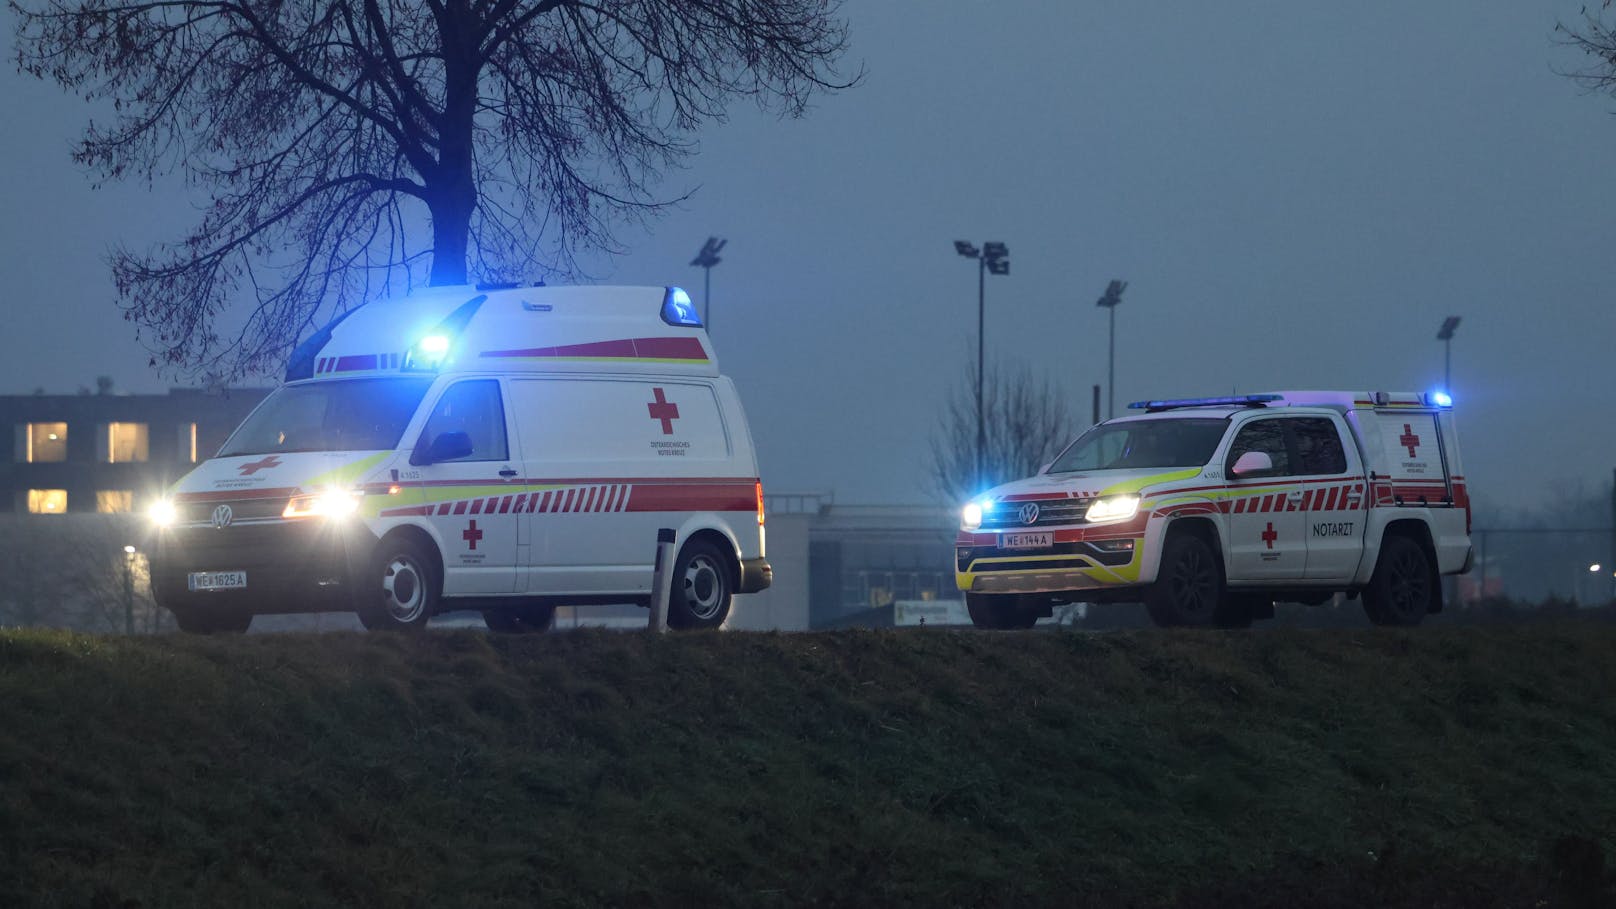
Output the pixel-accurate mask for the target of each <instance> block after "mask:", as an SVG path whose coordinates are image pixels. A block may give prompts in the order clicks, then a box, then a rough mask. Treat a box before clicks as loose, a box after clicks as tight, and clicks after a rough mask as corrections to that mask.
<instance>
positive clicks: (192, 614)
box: [169, 608, 253, 634]
mask: <svg viewBox="0 0 1616 909" xmlns="http://www.w3.org/2000/svg"><path fill="white" fill-rule="evenodd" d="M169 611H170V612H172V613H173V614H174V625H175V626H176V627H178V628H179V630H181V631H183V632H185V633H186V634H243V633H245V632H246V630H247V629H248V628H250V627H252V620H253V616H252V613H250V612H224V613H218V612H213V613H210V612H204V611H201V610H191V609H183V608H182V609H171V610H169Z"/></svg>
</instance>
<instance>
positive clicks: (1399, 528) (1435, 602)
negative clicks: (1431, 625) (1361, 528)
mask: <svg viewBox="0 0 1616 909" xmlns="http://www.w3.org/2000/svg"><path fill="white" fill-rule="evenodd" d="M1393 537H1402V538H1404V539H1409V540H1413V541H1414V543H1415V545H1417V546H1419V547H1420V551H1421V552H1423V553H1425V561H1426V564H1427V565H1428V566H1429V567H1430V569H1431V585H1432V595H1431V605H1430V606H1429V607H1428V608H1427V609H1426V611H1427V612H1430V613H1436V612H1441V611H1442V605H1443V603H1442V574H1441V569H1440V568H1439V567H1438V564H1437V560H1436V541H1435V540H1434V539H1433V538H1432V537H1431V527H1430V525H1429V524H1427V523H1425V522H1424V521H1421V520H1419V519H1418V518H1398V519H1396V520H1393V521H1390V522H1388V523H1387V524H1386V527H1385V529H1384V530H1382V531H1381V534H1380V544H1379V545H1378V546H1376V547H1375V564H1376V565H1379V564H1380V558H1381V555H1382V553H1384V552H1385V549H1386V541H1387V540H1389V539H1391V538H1393Z"/></svg>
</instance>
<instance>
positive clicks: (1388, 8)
mask: <svg viewBox="0 0 1616 909" xmlns="http://www.w3.org/2000/svg"><path fill="white" fill-rule="evenodd" d="M1591 5H1592V4H1591ZM1580 7H1581V4H1580V3H1579V2H1575V0H1572V2H1551V0H1530V2H1522V0H1448V2H1424V3H1417V4H1410V3H1405V2H1368V3H1356V4H1342V3H1339V2H1329V3H1325V2H1301V3H1275V2H1228V0H1226V2H1220V3H1216V4H1211V3H1205V2H1190V0H1184V2H1165V3H1153V4H1138V3H1132V2H1126V0H1106V2H1078V0H1073V2H1059V3H1057V2H1032V0H1022V2H1002V3H991V4H988V3H978V2H964V0H948V2H942V0H938V2H926V3H919V2H908V3H899V2H882V0H866V2H856V0H855V2H849V4H848V12H849V13H850V15H851V23H852V52H851V55H850V57H849V58H848V61H847V63H848V66H849V67H850V68H853V67H857V66H858V65H859V64H860V63H861V62H862V64H863V65H864V66H865V67H866V68H867V69H868V76H867V77H866V80H865V81H864V82H863V83H862V84H861V85H859V86H858V87H856V88H854V89H852V90H849V91H846V92H843V93H841V94H838V95H832V96H826V97H821V98H820V99H819V100H818V101H817V102H816V106H815V109H814V110H813V111H812V112H811V113H810V114H809V116H808V117H807V118H805V119H803V120H797V121H780V120H777V119H774V118H773V117H770V116H767V115H759V114H757V113H755V112H754V111H753V109H752V108H751V107H750V105H747V104H744V103H743V104H740V105H737V106H736V107H735V108H734V110H733V114H734V116H733V118H732V120H731V122H730V123H728V124H727V125H724V126H719V127H714V128H712V129H710V130H708V131H707V132H705V133H704V134H703V136H702V137H701V146H702V147H701V153H700V154H699V155H698V156H697V157H695V158H694V159H693V160H692V161H691V166H690V167H689V169H687V170H685V171H682V172H674V173H672V174H671V175H670V176H669V178H668V180H667V181H666V183H665V184H664V186H663V189H664V190H665V191H666V195H668V196H670V197H671V196H676V195H679V194H680V193H683V192H685V191H687V190H691V189H695V194H694V196H693V197H692V198H691V199H690V200H689V201H688V202H687V203H685V204H684V205H683V206H682V207H681V208H680V209H679V210H677V211H674V212H672V213H670V214H669V215H668V216H667V217H665V218H663V219H661V220H659V221H658V222H656V223H655V224H654V225H652V228H651V230H650V231H649V232H640V231H631V230H625V231H623V232H622V235H621V237H620V239H621V240H622V241H623V242H624V244H625V245H626V246H627V247H629V249H630V252H629V254H628V255H626V256H623V257H620V258H617V259H605V258H601V259H597V260H594V261H592V262H591V263H590V268H591V270H592V272H593V273H594V276H595V277H596V278H598V279H599V280H600V281H602V282H611V283H634V284H667V283H679V284H683V285H684V286H686V287H689V288H691V289H692V291H693V295H694V296H695V297H696V298H697V299H698V301H699V300H700V297H701V283H702V281H701V271H700V269H696V268H692V267H690V266H689V265H688V262H689V261H690V259H691V258H692V257H693V256H694V254H695V253H696V251H697V250H698V249H699V248H700V246H701V244H702V241H703V240H704V239H705V238H706V237H707V236H708V235H709V234H716V235H718V236H721V237H725V238H727V239H728V240H729V245H728V247H727V248H726V249H725V250H724V252H723V258H724V261H723V263H722V264H721V265H719V266H718V267H717V268H715V269H714V270H713V273H712V278H713V290H712V296H713V303H712V318H711V321H712V325H713V329H712V334H713V338H714V343H715V344H716V346H717V348H718V351H719V357H720V364H721V366H722V367H723V368H724V371H725V372H727V373H729V374H730V375H731V376H733V377H734V379H735V381H736V382H737V384H738V385H739V387H740V390H741V396H742V399H743V400H744V402H745V404H746V407H747V410H748V413H749V416H750V419H751V424H752V434H753V437H754V439H755V440H756V442H757V445H758V448H759V452H760V456H761V460H762V472H763V477H764V482H765V486H766V488H767V489H769V490H770V491H773V492H796V491H831V492H833V493H834V494H835V497H836V501H838V502H844V503H904V502H921V501H924V500H925V495H926V493H925V483H924V482H923V478H922V474H923V472H924V467H925V462H926V458H927V438H928V436H929V434H930V433H931V432H932V430H933V427H934V426H935V425H936V422H937V414H938V412H939V410H940V409H941V407H942V405H943V402H944V401H945V399H946V397H947V396H948V394H949V392H950V389H951V388H952V387H954V386H956V385H957V384H958V383H959V382H960V381H961V379H962V374H963V372H964V370H965V369H966V368H967V366H968V364H969V363H971V362H972V361H973V360H974V357H975V355H976V337H975V331H976V305H977V287H976V267H975V264H974V263H972V262H970V261H968V260H965V259H962V258H960V257H958V256H957V255H956V254H955V253H954V250H953V245H952V244H953V241H954V240H956V239H959V240H970V241H973V242H975V243H977V244H978V245H980V244H981V243H982V242H983V241H986V240H999V241H1002V242H1004V243H1006V244H1007V245H1008V246H1009V248H1010V258H1011V274H1010V275H1009V276H1008V277H990V278H989V279H988V287H987V332H986V343H987V350H988V358H989V362H990V364H991V363H994V362H1000V363H1012V362H1019V363H1024V364H1026V365H1028V366H1029V367H1030V368H1032V369H1033V370H1035V371H1037V372H1039V373H1044V374H1048V375H1049V376H1051V377H1052V379H1053V380H1054V381H1055V382H1057V383H1058V385H1059V387H1061V388H1062V389H1064V390H1065V391H1066V392H1067V393H1068V394H1069V398H1070V402H1071V409H1072V412H1073V415H1074V417H1075V418H1077V419H1078V420H1080V421H1081V422H1082V423H1086V422H1087V419H1088V414H1089V408H1090V390H1089V389H1090V386H1092V385H1093V384H1095V383H1100V382H1104V381H1105V374H1106V333H1105V332H1106V321H1105V314H1104V312H1103V311H1102V310H1100V309H1097V308H1096V307H1095V305H1094V301H1095V299H1096V298H1097V297H1098V296H1099V295H1100V293H1101V292H1102V291H1103V290H1104V288H1105V284H1106V281H1107V280H1109V279H1111V278H1122V279H1125V280H1127V281H1128V282H1129V286H1128V289H1127V293H1126V295H1125V297H1124V303H1123V305H1122V307H1121V308H1120V309H1119V310H1118V311H1117V388H1116V400H1117V407H1118V410H1119V412H1120V411H1121V409H1122V407H1123V404H1124V403H1125V402H1127V401H1131V400H1137V399H1140V398H1146V397H1162V396H1186V395H1202V394H1226V393H1228V392H1230V391H1231V390H1238V391H1241V392H1249V391H1259V390H1264V389H1273V388H1348V389H1359V390H1372V389H1385V390H1398V391H1402V390H1416V391H1418V390H1426V389H1430V388H1434V387H1437V386H1438V385H1440V384H1441V381H1442V369H1443V360H1442V353H1443V345H1442V343H1441V342H1439V341H1437V340H1436V337H1435V336H1436V332H1437V329H1438V327H1439V326H1440V324H1441V323H1442V320H1443V318H1444V317H1446V316H1449V315H1457V316H1460V317H1462V319H1463V323H1462V324H1461V325H1460V327H1459V330H1458V333H1457V335H1456V337H1455V339H1454V342H1453V386H1454V396H1455V398H1456V399H1457V402H1458V412H1459V425H1460V433H1461V435H1462V437H1463V439H1464V455H1465V460H1466V472H1467V473H1468V474H1469V475H1470V477H1471V479H1472V483H1473V489H1475V491H1476V495H1477V497H1478V498H1479V499H1480V500H1481V501H1482V503H1483V504H1484V505H1485V504H1491V505H1498V506H1518V505H1531V504H1533V503H1534V502H1536V501H1537V500H1538V498H1539V497H1540V496H1543V495H1545V494H1551V495H1552V494H1553V491H1554V490H1556V489H1564V488H1566V487H1568V486H1571V485H1574V484H1578V483H1581V484H1583V485H1584V486H1585V487H1586V488H1587V489H1588V491H1589V492H1597V491H1598V490H1600V489H1602V488H1603V487H1604V485H1605V484H1606V483H1608V482H1609V479H1610V476H1611V471H1612V469H1613V468H1616V418H1613V416H1612V413H1611V411H1612V408H1611V403H1612V388H1613V382H1612V378H1613V372H1616V367H1613V365H1612V362H1613V361H1612V358H1611V356H1610V355H1609V351H1610V348H1611V345H1612V340H1613V338H1616V311H1613V308H1612V306H1611V302H1612V295H1613V292H1612V288H1613V287H1616V257H1613V256H1612V250H1613V244H1612V242H1611V241H1612V239H1613V234H1616V229H1613V228H1616V118H1613V117H1612V116H1611V112H1612V111H1613V110H1616V101H1612V100H1611V99H1610V98H1607V97H1603V96H1599V95H1591V94H1588V93H1586V92H1584V91H1583V90H1581V89H1580V88H1579V87H1578V86H1577V85H1576V84H1574V83H1573V82H1571V81H1570V80H1568V79H1566V78H1564V77H1563V76H1562V75H1559V74H1557V71H1566V70H1570V69H1574V68H1577V67H1579V66H1581V65H1583V61H1582V60H1581V59H1580V58H1579V57H1578V56H1577V55H1576V54H1575V53H1574V52H1572V51H1570V50H1568V49H1566V48H1563V47H1561V46H1559V45H1558V44H1557V43H1556V39H1555V35H1554V26H1555V23H1556V21H1560V20H1564V21H1567V22H1570V21H1573V20H1574V19H1575V17H1576V15H1577V11H1578V9H1579V8H1580ZM3 16H4V18H3V22H4V29H3V32H4V37H3V40H4V42H5V57H6V60H7V61H8V62H7V65H6V66H5V68H4V72H3V73H0V80H3V81H0V97H4V98H5V99H6V100H5V106H6V112H7V117H6V122H7V123H9V124H11V126H10V128H8V129H7V130H5V131H4V133H3V134H0V161H3V163H4V166H5V170H6V172H7V173H8V175H9V176H8V178H7V179H6V180H5V181H4V183H3V185H0V194H3V196H0V210H3V211H4V212H5V216H4V218H3V220H0V232H3V233H0V248H4V249H5V250H6V251H7V261H8V265H9V268H10V272H11V274H10V281H9V282H8V285H9V288H10V298H11V299H10V302H9V304H8V305H7V307H6V309H5V311H6V312H7V313H8V314H9V315H10V316H11V318H12V320H13V323H14V324H13V326H12V328H11V329H10V331H9V332H8V333H9V335H10V340H9V341H8V343H7V344H6V346H5V349H6V351H7V355H6V356H5V358H4V360H3V361H0V393H7V394H21V393H28V392H30V391H32V390H33V389H34V388H36V387H40V388H43V389H45V390H46V391H47V392H52V393H71V392H73V391H75V390H76V389H78V388H79V387H80V386H88V387H93V386H94V384H95V377H96V376H98V375H109V376H111V377H112V378H113V379H114V381H115V383H116V385H117V386H118V387H119V388H121V389H125V390H131V391H137V392H153V391H160V390H162V389H164V388H166V387H167V386H168V385H170V384H174V383H172V382H170V381H169V380H167V379H165V378H163V377H161V376H159V375H157V374H156V373H155V372H153V371H152V370H150V369H148V368H147V366H146V361H147V354H146V353H145V352H144V351H143V350H142V349H141V348H140V346H139V345H138V344H137V342H136V341H135V339H134V333H133V329H132V327H131V326H130V325H129V324H128V323H125V322H123V321H122V319H121V316H120V313H119V311H118V310H117V308H116V307H115V306H114V303H113V293H112V288H111V282H110V279H109V277H108V271H107V267H106V263H105V254H106V251H107V250H108V248H109V247H110V246H112V245H113V244H116V243H120V242H121V243H127V244H129V245H131V246H134V247H137V248H142V247H145V246H146V245H147V244H149V243H152V242H155V241H158V240H165V239H173V238H175V237H177V236H179V235H180V231H181V229H182V228H183V227H184V226H185V225H186V224H188V223H189V220H190V219H191V217H192V212H191V209H190V207H189V205H190V203H188V202H187V201H186V200H185V199H184V198H183V196H182V195H181V194H179V193H177V192H175V191H174V190H173V188H172V187H168V188H165V189H164V190H163V191H159V192H155V193H154V192H149V191H148V190H147V189H146V188H145V187H144V186H140V185H114V186H109V187H103V188H101V189H96V188H93V187H92V183H91V180H90V178H89V177H88V176H87V175H86V174H84V173H82V172H80V171H79V170H78V169H77V168H76V167H75V166H74V165H73V164H72V163H71V161H70V160H69V158H68V148H69V144H70V143H71V141H72V140H73V138H74V137H75V136H77V135H78V134H79V132H80V131H81V129H82V127H83V125H84V122H85V120H86V118H87V116H88V114H89V111H88V109H87V108H86V107H85V106H84V105H82V104H81V103H79V102H77V101H76V100H74V99H72V98H70V97H68V96H65V95H64V94H63V93H62V92H61V91H60V90H59V89H57V88H56V87H54V86H53V85H48V84H41V83H38V82H34V81H33V80H30V79H27V78H25V77H23V76H20V75H18V74H17V73H16V72H15V65H14V64H13V63H11V62H10V61H11V60H12V58H13V57H14V52H13V49H12V45H11V42H12V27H13V21H12V18H11V16H10V14H9V12H8V13H4V14H3ZM535 277H540V276H539V275H535Z"/></svg>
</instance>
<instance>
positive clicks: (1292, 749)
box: [0, 625, 1616, 907]
mask: <svg viewBox="0 0 1616 909" xmlns="http://www.w3.org/2000/svg"><path fill="white" fill-rule="evenodd" d="M1613 683H1616V629H1612V628H1610V627H1608V626H1605V627H1598V626H1575V625H1559V626H1550V627H1534V628H1507V629H1437V628H1427V629H1422V630H1417V631H1414V632H1409V633H1389V632H1379V631H1368V630H1359V631H1327V632H1296V631H1274V632H1266V633H1256V634H1211V633H1206V634H1178V633H1165V632H1157V631H1144V632H1121V633H1112V634H1079V633H1071V632H1054V633H1019V634H1018V633H1001V634H980V633H969V632H952V631H924V630H922V631H918V632H842V633H834V634H803V635H751V634H708V635H688V636H682V635H673V636H667V637H662V638H650V637H646V636H641V635H632V634H610V633H584V632H580V633H574V634H564V635H553V636H548V637H539V638H523V637H511V638H504V637H492V636H488V635H485V634H481V633H472V632H449V633H443V632H434V633H430V634H427V635H425V636H423V637H419V638H406V637H394V636H381V635H368V636H367V635H359V634H332V635H318V636H304V635H267V636H248V637H236V638H187V637H177V636H176V637H165V638H155V639H154V638H136V639H129V638H116V637H89V636H83V635H69V634H62V633H48V632H31V631H22V632H5V633H0V905H89V904H98V905H106V906H118V905H133V904H135V903H137V902H138V904H139V905H142V906H147V907H155V906H184V905H203V906H223V905H289V906H290V905H298V906H302V905H479V906H482V905H502V904H503V905H510V906H529V905H536V904H540V903H542V904H544V905H573V904H663V905H692V904H699V903H715V902H716V903H728V904H747V905H776V904H778V905H784V904H802V903H810V902H823V903H846V904H851V903H859V904H866V905H868V904H883V903H898V902H902V903H911V904H922V905H948V904H980V903H989V904H1006V905H1035V904H1061V905H1069V904H1074V903H1079V904H1080V903H1093V904H1107V905H1116V904H1121V903H1126V902H1139V903H1147V904H1150V903H1158V902H1162V903H1172V902H1178V903H1183V904H1193V905H1204V904H1226V905H1230V906H1235V905H1239V906H1251V905H1272V906H1280V905H1297V904H1309V905H1323V906H1331V905H1339V906H1348V905H1424V906H1429V905H1451V906H1475V905H1532V904H1534V903H1538V902H1539V901H1542V903H1540V904H1548V905H1578V904H1582V903H1584V902H1586V904H1588V905H1600V904H1608V903H1607V902H1606V901H1609V900H1612V899H1616V884H1613V882H1612V876H1611V874H1610V871H1609V869H1608V867H1606V866H1605V865H1604V864H1602V863H1603V862H1604V861H1605V856H1608V855H1611V854H1612V853H1613V852H1616V834H1613V830H1616V697H1613V696H1612V691H1613V688H1616V684H1613Z"/></svg>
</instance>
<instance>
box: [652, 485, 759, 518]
mask: <svg viewBox="0 0 1616 909" xmlns="http://www.w3.org/2000/svg"><path fill="white" fill-rule="evenodd" d="M624 510H625V511H752V512H755V511H757V488H756V486H755V484H754V483H753V482H751V481H742V482H735V483H711V484H707V485H703V486H694V485H679V486H658V485H641V484H636V485H635V486H634V487H633V489H631V490H630V492H629V497H628V504H627V507H626V508H625V509H624Z"/></svg>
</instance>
